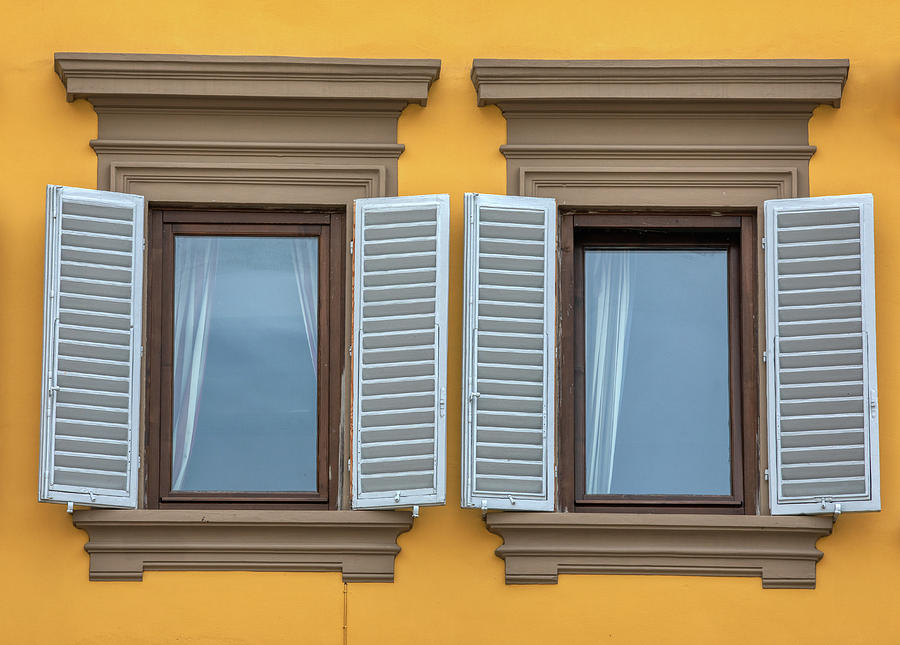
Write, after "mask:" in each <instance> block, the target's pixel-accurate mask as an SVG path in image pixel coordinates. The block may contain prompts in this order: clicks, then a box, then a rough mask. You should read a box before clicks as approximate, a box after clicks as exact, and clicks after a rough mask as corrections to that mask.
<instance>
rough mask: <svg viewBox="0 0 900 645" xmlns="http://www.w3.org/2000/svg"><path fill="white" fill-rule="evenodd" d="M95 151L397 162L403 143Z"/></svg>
mask: <svg viewBox="0 0 900 645" xmlns="http://www.w3.org/2000/svg"><path fill="white" fill-rule="evenodd" d="M91 147H92V148H93V149H94V152H96V153H97V154H98V155H99V154H123V155H124V154H131V155H205V156H211V157H212V156H244V157H290V158H293V157H301V158H303V157H313V158H315V157H351V158H353V157H356V158H360V157H372V158H376V159H377V158H387V159H398V158H399V157H400V155H401V154H402V153H403V148H404V146H403V145H402V144H400V143H309V142H300V143H292V142H282V141H258V142H257V141H157V140H154V139H139V140H122V139H94V140H92V141H91Z"/></svg>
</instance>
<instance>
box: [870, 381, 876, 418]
mask: <svg viewBox="0 0 900 645" xmlns="http://www.w3.org/2000/svg"><path fill="white" fill-rule="evenodd" d="M877 414H878V394H877V393H876V392H875V388H870V389H869V415H870V416H871V417H872V418H873V419H874V418H875V416H876V415H877Z"/></svg>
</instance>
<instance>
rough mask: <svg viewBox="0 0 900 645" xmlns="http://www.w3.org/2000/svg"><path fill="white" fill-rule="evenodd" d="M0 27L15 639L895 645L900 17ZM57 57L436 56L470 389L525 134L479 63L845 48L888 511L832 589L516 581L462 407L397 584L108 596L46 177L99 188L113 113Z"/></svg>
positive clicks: (138, 590)
mask: <svg viewBox="0 0 900 645" xmlns="http://www.w3.org/2000/svg"><path fill="white" fill-rule="evenodd" d="M3 14H4V19H3V25H2V26H0V402H2V405H0V496H2V499H3V513H2V516H0V554H2V556H0V557H2V566H0V640H2V641H5V642H10V643H23V644H24V643H53V642H59V643H91V644H95V643H96V644H99V643H125V642H127V643H168V642H179V643H186V644H187V643H190V644H192V645H193V644H200V643H234V644H237V643H258V644H263V643H281V642H310V643H340V642H341V641H342V638H343V636H344V630H343V625H344V621H343V617H344V608H345V601H346V607H347V618H348V622H347V631H346V636H347V637H348V641H349V642H350V643H352V644H353V645H362V644H364V643H383V642H392V643H431V642H433V643H457V642H482V641H490V642H493V643H523V642H560V643H561V642H569V643H595V642H607V641H609V642H615V643H632V642H633V643H645V642H691V643H694V642H715V643H723V642H751V641H765V642H767V643H797V642H812V641H814V640H819V641H824V642H839V643H877V642H885V643H888V642H897V640H898V637H900V613H898V612H897V611H896V601H895V598H896V593H895V579H896V578H897V576H898V575H900V540H898V526H900V511H898V510H897V505H896V500H897V499H900V477H898V476H897V474H896V473H898V472H900V438H898V437H897V435H895V433H894V432H893V427H894V426H893V424H894V421H895V420H897V419H898V417H900V409H898V406H897V404H896V403H895V401H896V399H894V398H893V396H892V393H894V392H896V391H897V388H898V387H900V371H898V369H897V368H896V365H898V364H900V342H898V341H897V340H896V338H897V333H896V332H897V331H900V328H898V325H900V323H898V322H897V321H898V320H900V296H898V295H896V294H898V293H900V282H898V281H900V277H898V276H900V266H898V260H897V259H896V257H897V255H898V254H896V253H894V252H893V250H894V249H897V248H900V223H898V220H897V218H896V217H895V216H894V215H895V214H896V213H898V212H900V185H898V181H897V180H898V177H900V30H898V29H897V25H898V24H900V4H898V3H896V2H895V1H894V0H865V1H862V2H856V3H849V2H839V1H836V0H797V1H795V2H790V3H785V2H783V1H781V0H758V1H757V2H753V3H747V2H744V3H736V2H735V3H732V2H719V3H711V2H703V1H701V0H684V1H682V2H677V3H672V2H664V1H662V0H648V1H646V2H640V3H639V2H626V3H623V2H610V1H609V0H597V1H595V2H577V1H574V0H566V1H563V2H545V1H543V0H541V1H536V0H518V1H516V2H511V1H509V0H497V1H495V2H483V1H478V2H475V1H472V0H456V1H455V2H438V1H435V0H418V1H416V2H390V3H388V2H383V1H378V2H371V1H362V0H346V1H341V2H334V1H333V0H306V1H304V2H292V1H290V0H259V1H258V2H255V3H249V4H248V3H245V2H236V1H235V0H218V1H217V2H202V1H200V0H155V1H154V2H97V1H96V0H94V1H86V2H63V1H45V2H32V3H24V2H22V3H18V2H12V1H10V2H7V3H6V8H5V11H4V12H3ZM55 51H98V52H111V51H116V52H145V53H192V54H260V55H262V54H265V55H291V56H342V57H433V58H441V59H442V60H443V67H442V71H441V79H440V80H439V81H437V82H436V83H435V84H434V86H433V87H432V90H431V94H430V97H429V103H428V106H427V107H425V108H421V107H418V106H411V107H409V108H407V110H406V111H405V112H404V114H403V116H402V117H401V119H400V134H399V141H400V142H401V143H404V144H406V147H407V148H406V152H405V153H404V154H403V156H402V157H401V159H400V167H399V176H400V194H420V193H436V192H448V193H450V195H451V200H452V223H451V243H452V248H451V258H452V259H451V271H452V273H451V296H450V319H451V320H454V321H457V324H456V326H454V327H452V328H451V336H450V347H451V352H450V355H451V357H452V358H451V363H450V382H451V383H454V382H458V381H459V372H460V365H459V359H458V352H454V351H453V348H454V347H457V348H458V347H459V341H460V335H461V329H460V326H459V323H458V321H459V320H460V316H461V302H460V294H461V291H462V249H463V237H462V236H463V222H462V214H461V209H462V204H463V199H462V196H463V192H465V191H475V192H493V193H502V192H504V187H505V162H504V159H503V157H502V156H501V155H500V153H499V152H498V146H499V145H501V144H502V143H504V141H505V123H504V120H503V117H502V116H501V115H500V113H499V111H498V110H497V109H496V108H493V107H490V108H478V107H476V105H475V92H474V89H473V87H472V85H471V82H470V81H469V69H470V66H471V61H472V58H474V57H497V58H843V57H847V58H849V59H850V65H851V66H850V76H849V81H848V83H847V85H846V88H845V90H844V95H843V106H842V107H841V108H840V109H838V110H835V109H832V108H827V107H820V108H818V110H817V111H816V113H815V115H814V117H813V119H812V120H811V122H810V142H811V143H812V144H814V145H817V146H818V147H819V151H818V152H817V153H816V155H815V156H814V157H813V159H812V164H811V168H810V175H811V191H810V192H811V194H812V195H827V194H842V193H857V192H872V193H874V194H875V217H876V224H875V225H876V274H877V275H876V285H877V298H878V301H877V305H878V323H879V329H880V334H879V357H878V362H879V366H880V368H881V369H880V374H879V377H880V389H881V392H882V397H881V407H880V415H881V416H880V419H881V429H882V432H881V434H882V437H881V463H882V491H883V493H882V494H883V507H884V511H882V512H881V513H878V514H864V515H856V516H851V515H844V516H842V517H841V518H840V519H839V521H838V523H837V526H836V527H835V532H834V535H833V536H831V537H829V538H826V539H824V540H822V541H821V542H820V543H819V548H820V549H822V550H823V551H824V552H825V557H824V559H823V560H822V562H821V563H820V564H819V567H818V588H817V589H816V590H815V591H802V590H784V591H783V590H767V591H763V590H762V589H761V587H760V581H759V579H758V578H747V579H738V578H727V579H725V578H723V579H717V578H691V577H660V576H633V577H629V576H562V577H561V579H560V583H559V584H558V585H555V586H523V587H511V586H506V585H504V582H503V563H502V561H501V560H500V559H498V558H497V557H495V556H494V554H493V550H494V549H495V548H496V547H497V546H498V545H499V542H500V540H499V538H497V537H496V536H494V535H491V534H489V533H488V532H487V531H486V530H485V529H484V525H483V523H482V520H481V517H480V513H479V512H477V511H463V510H460V509H459V508H458V502H457V500H458V499H459V484H458V480H459V413H458V410H459V391H458V390H451V392H450V393H449V394H450V396H449V400H448V410H449V424H448V429H449V430H448V433H449V459H448V462H449V469H448V481H449V485H448V491H447V493H448V500H449V501H450V503H449V504H448V505H447V506H446V507H443V508H435V509H430V508H429V509H423V510H422V514H421V517H419V518H418V519H417V520H416V523H415V526H414V527H413V530H412V531H411V532H410V533H407V534H404V535H402V536H401V537H400V545H401V547H402V549H403V550H402V552H401V554H400V556H399V557H398V561H397V568H396V582H395V583H393V584H351V585H349V586H348V588H347V589H346V598H345V595H344V594H345V588H344V585H343V584H342V582H341V579H340V575H339V574H337V573H174V572H162V573H155V572H150V573H148V574H146V576H145V579H144V581H143V582H140V583H90V582H88V576H87V564H88V562H87V555H86V554H85V553H84V551H83V550H82V545H83V544H84V542H85V540H86V535H85V534H84V533H83V532H81V531H79V530H77V529H75V528H73V526H72V525H71V521H70V517H69V516H68V515H67V514H66V513H65V510H64V508H63V507H60V506H55V505H39V504H38V503H37V502H36V501H35V499H36V482H37V463H38V443H39V442H38V426H39V416H38V410H39V386H38V382H39V381H38V379H39V371H40V368H39V365H40V356H41V346H40V345H41V315H42V285H43V250H44V203H43V202H44V186H45V184H47V183H57V184H66V185H71V186H84V187H94V186H96V157H95V155H94V153H93V151H92V150H91V149H90V147H89V146H88V141H89V140H90V139H91V138H93V137H94V136H96V128H97V125H96V116H95V114H94V112H93V110H92V109H91V107H90V106H89V105H88V104H87V103H86V102H84V101H79V102H76V103H74V104H69V103H66V101H65V95H64V92H63V87H62V85H61V83H60V82H59V79H58V78H57V76H56V75H55V74H54V73H53V68H52V56H53V52H55Z"/></svg>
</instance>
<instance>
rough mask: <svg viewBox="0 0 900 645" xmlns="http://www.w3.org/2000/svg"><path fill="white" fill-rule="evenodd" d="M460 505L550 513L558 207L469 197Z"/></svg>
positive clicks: (504, 198)
mask: <svg viewBox="0 0 900 645" xmlns="http://www.w3.org/2000/svg"><path fill="white" fill-rule="evenodd" d="M464 307H465V315H464V322H463V327H464V329H463V384H462V385H463V387H462V389H463V401H462V417H463V434H462V491H463V492H462V505H463V506H464V507H476V508H490V509H509V510H546V511H551V510H553V508H554V499H555V495H554V490H555V486H554V484H555V482H554V476H553V472H554V464H555V454H554V448H553V446H554V423H553V421H554V417H555V407H554V400H555V399H554V380H555V374H556V334H555V330H556V202H555V201H554V200H552V199H539V198H533V197H508V196H499V195H478V194H467V195H466V251H465V299H464Z"/></svg>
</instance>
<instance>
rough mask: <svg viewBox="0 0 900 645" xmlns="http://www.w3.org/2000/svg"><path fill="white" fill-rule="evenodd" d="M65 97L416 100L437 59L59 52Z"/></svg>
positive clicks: (422, 97)
mask: <svg viewBox="0 0 900 645" xmlns="http://www.w3.org/2000/svg"><path fill="white" fill-rule="evenodd" d="M54 60H55V69H56V73H57V74H59V77H60V78H61V79H62V82H63V84H64V85H65V86H66V98H67V99H68V100H69V101H74V100H75V99H78V98H85V99H88V100H89V101H91V102H93V101H95V100H103V99H115V98H117V99H134V98H138V97H155V98H157V99H159V97H169V98H172V99H191V98H203V99H207V100H210V99H223V100H238V99H293V100H321V99H330V100H351V101H354V102H356V101H360V102H366V101H369V102H390V103H404V104H409V103H418V104H420V105H425V102H426V100H427V96H428V88H429V86H430V85H431V83H432V82H433V81H435V80H436V79H437V78H438V76H439V74H440V68H441V62H440V60H436V59H363V58H359V59H354V58H294V57H286V56H188V55H161V54H98V53H68V52H61V53H57V54H56V55H55V57H54Z"/></svg>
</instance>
